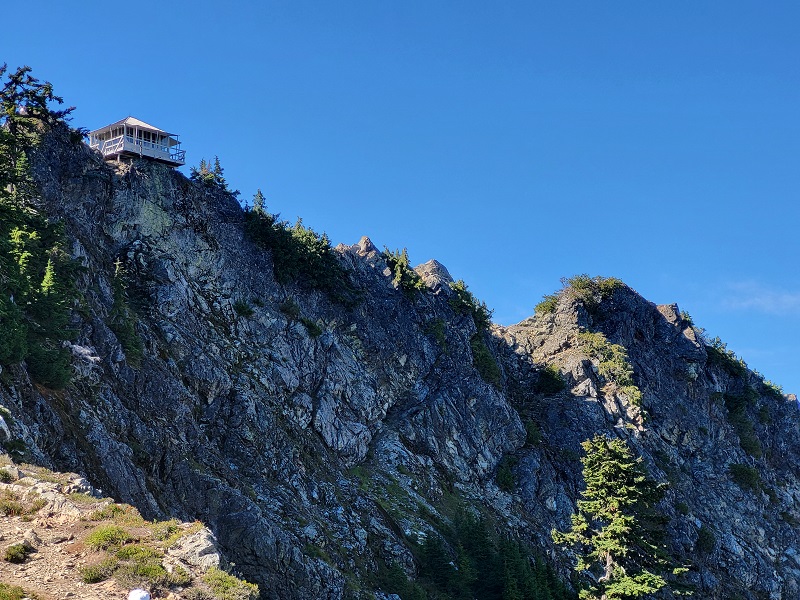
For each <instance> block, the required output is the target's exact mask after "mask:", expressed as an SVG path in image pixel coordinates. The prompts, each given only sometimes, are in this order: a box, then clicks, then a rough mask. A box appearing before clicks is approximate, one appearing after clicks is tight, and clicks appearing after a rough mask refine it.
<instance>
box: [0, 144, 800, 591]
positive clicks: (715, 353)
mask: <svg viewBox="0 0 800 600" xmlns="http://www.w3.org/2000/svg"><path fill="white" fill-rule="evenodd" d="M31 172H32V174H33V177H34V180H35V182H36V185H37V188H38V190H39V192H40V194H41V200H40V207H41V210H43V211H45V212H46V213H47V214H48V215H49V216H50V218H51V219H54V220H59V221H63V223H64V225H65V231H66V235H67V237H68V239H69V248H70V250H71V254H72V255H73V256H74V257H76V258H77V259H78V260H79V261H80V262H81V265H82V270H81V273H80V274H79V275H78V277H77V281H76V285H77V289H78V291H79V296H80V301H79V303H78V304H77V305H76V307H75V310H73V317H72V318H73V323H72V325H73V326H74V327H75V335H74V336H73V337H72V341H71V345H70V350H71V353H72V367H73V371H74V375H73V377H72V382H71V384H70V385H69V386H67V387H66V388H65V389H64V390H62V391H53V390H48V389H45V388H43V387H41V386H39V385H36V384H34V383H33V382H32V381H31V379H30V377H29V374H28V372H27V370H26V368H25V367H24V365H16V366H12V367H10V368H4V370H3V373H2V376H3V377H2V384H1V385H0V403H1V404H2V405H3V406H5V407H7V408H8V410H9V411H10V413H11V415H12V416H13V420H12V421H11V423H10V427H9V428H10V439H9V440H6V443H7V446H8V447H13V448H15V449H17V450H19V449H20V448H21V447H22V445H23V444H24V448H25V450H24V452H25V455H26V456H27V458H28V459H30V460H35V461H37V462H39V463H41V464H43V465H46V466H49V467H57V468H59V469H61V470H70V471H75V472H79V473H82V474H84V475H85V476H87V477H88V478H89V479H90V480H91V481H92V482H93V484H94V485H96V486H99V487H101V488H102V489H103V490H104V492H105V493H106V494H109V495H111V496H113V497H114V498H115V499H117V500H119V501H124V502H128V503H131V504H133V505H135V506H136V507H137V508H138V509H139V510H140V511H141V512H142V514H144V515H145V516H146V517H156V516H158V517H164V516H175V517H179V518H181V519H199V520H201V521H203V522H204V523H206V524H208V526H209V527H210V528H211V529H212V530H213V531H214V533H215V535H216V537H217V539H218V540H219V544H220V548H221V550H222V552H223V554H224V555H225V557H226V558H227V559H228V560H230V561H232V562H234V563H235V564H236V568H237V569H238V570H239V571H240V572H241V573H242V574H243V575H244V576H245V577H246V578H247V579H248V580H251V581H256V582H258V583H259V585H260V587H261V590H262V596H263V597H266V598H342V597H359V596H363V597H370V596H371V595H372V590H375V589H378V588H382V589H383V590H384V591H396V590H390V589H387V588H388V587H390V585H391V583H387V581H388V580H387V577H386V573H387V572H388V571H387V569H391V568H393V567H399V568H400V569H401V572H404V573H406V574H408V575H411V576H415V575H417V574H420V575H421V576H422V580H426V581H433V580H434V579H435V577H434V576H433V575H431V574H430V573H428V572H427V571H426V569H427V568H428V567H427V566H426V563H425V562H424V560H423V559H424V557H423V555H422V554H421V551H420V548H421V547H423V548H424V547H426V546H424V544H423V542H424V541H425V540H430V539H434V538H435V536H436V532H440V533H442V534H443V535H444V537H445V542H446V544H445V547H444V548H443V549H442V552H443V553H444V554H446V555H447V557H448V560H450V558H453V557H455V553H456V550H457V549H456V548H455V547H453V544H452V539H453V538H452V536H453V533H452V532H453V531H454V530H456V529H458V527H457V521H458V519H459V518H461V519H463V518H464V517H463V516H459V515H464V514H473V515H477V514H478V513H476V512H474V511H475V510H479V511H480V513H481V514H482V515H483V516H484V523H487V524H488V525H487V527H488V528H489V529H490V530H491V531H493V532H503V533H505V534H507V535H511V536H513V537H515V538H519V539H522V540H524V541H526V542H528V543H530V544H532V545H533V546H536V547H538V548H539V550H540V551H541V553H542V554H543V555H546V556H548V557H549V559H550V561H551V562H552V563H553V564H554V565H556V566H557V568H558V569H559V571H560V572H561V574H562V576H564V577H568V576H569V569H570V566H571V561H570V557H568V556H566V555H565V554H564V553H563V552H562V551H561V550H560V549H556V548H554V546H553V544H552V541H551V539H550V533H549V532H550V531H551V529H553V528H554V527H558V528H563V527H565V526H566V525H567V524H568V522H569V515H570V513H571V512H572V511H573V510H574V503H575V499H576V498H577V494H578V492H579V489H580V463H579V462H578V457H579V450H580V445H579V444H580V442H581V441H583V440H585V439H587V438H589V437H591V436H592V435H593V434H595V433H598V432H606V433H608V434H610V435H616V436H621V437H623V438H625V439H626V440H628V441H629V443H630V444H631V445H632V446H633V447H634V448H635V449H636V451H637V452H638V453H639V454H640V455H641V456H642V457H643V458H644V460H645V463H646V464H647V466H648V468H649V470H650V472H651V474H652V475H653V476H654V477H655V478H656V479H659V480H661V481H665V482H669V484H670V487H669V492H668V494H667V497H666V499H665V501H664V502H663V503H662V507H661V508H662V510H663V513H664V515H665V516H666V517H667V519H668V531H669V534H670V542H669V543H670V547H671V550H672V551H673V552H674V553H675V554H676V555H677V556H678V557H679V558H680V559H681V560H683V561H684V562H688V563H691V564H693V565H694V568H693V570H692V571H691V572H690V574H689V581H690V582H691V583H693V584H694V585H696V586H697V587H698V592H697V593H698V596H699V597H704V598H735V597H741V598H748V599H750V598H762V597H763V598H793V597H796V596H797V595H798V582H800V570H799V567H800V562H798V561H800V558H797V560H795V558H796V557H797V556H798V551H799V550H800V539H798V533H797V527H796V524H797V522H798V519H800V515H799V514H798V513H797V500H798V498H800V486H798V474H799V473H800V469H798V464H797V459H796V457H797V456H798V454H797V449H798V442H800V440H798V432H797V425H798V414H797V406H796V402H795V401H794V400H790V399H786V398H783V397H782V396H780V395H779V394H777V395H776V394H775V393H774V391H773V390H771V388H769V387H767V386H765V384H764V382H763V381H762V380H761V379H760V378H759V377H758V376H757V375H755V374H753V373H751V372H750V371H748V370H747V369H746V368H744V367H741V365H739V363H737V362H736V361H735V360H734V359H733V358H731V357H730V356H728V355H727V354H725V352H724V351H720V350H716V349H714V348H711V347H708V346H707V345H706V344H705V343H704V342H703V341H702V339H701V338H699V337H698V334H697V331H696V330H695V329H694V328H693V327H692V326H691V325H690V324H689V323H688V322H687V321H686V320H685V319H684V318H683V317H681V316H680V314H679V312H678V310H677V307H674V306H661V307H656V306H655V305H653V304H651V303H649V302H647V301H646V300H644V299H643V298H641V297H640V296H638V295H637V294H636V293H635V292H634V291H632V290H631V289H630V288H628V287H627V286H625V285H624V284H621V282H620V283H616V282H614V281H611V283H608V281H607V280H589V281H588V282H587V281H585V280H583V279H580V280H574V281H573V283H572V284H571V285H569V286H567V287H566V288H565V289H564V290H563V291H562V292H561V293H560V294H559V295H558V297H557V298H556V299H555V300H554V302H553V303H552V305H551V306H550V308H551V309H552V310H551V312H547V311H544V310H542V311H540V312H541V313H542V314H538V315H536V316H535V317H532V318H531V319H529V320H527V321H524V322H523V323H520V324H519V325H516V326H513V327H508V328H500V327H495V326H493V327H492V328H491V331H489V332H485V331H483V330H482V329H480V328H479V327H478V326H476V323H475V319H474V318H473V316H472V314H471V313H470V312H469V310H463V303H460V301H459V296H458V295H457V294H456V292H454V291H453V290H452V289H451V287H450V285H448V284H449V282H450V278H449V275H448V274H447V272H446V269H444V268H443V267H441V265H438V264H437V263H427V264H426V265H423V266H422V267H423V268H419V269H418V271H419V273H420V274H421V275H422V279H423V281H424V283H425V284H426V286H427V287H426V289H424V290H423V291H418V292H414V291H413V290H409V289H407V288H404V287H403V286H402V285H398V284H397V283H394V282H393V279H394V271H393V269H392V268H391V267H392V265H390V264H388V263H387V260H386V257H385V256H384V255H382V254H381V253H379V252H378V251H377V250H376V249H375V247H374V246H373V245H372V243H371V242H370V241H369V240H368V239H366V238H364V239H362V240H361V241H360V242H359V244H356V245H354V246H349V247H348V246H340V247H338V248H337V249H336V255H337V256H338V261H339V263H340V264H341V265H342V266H343V267H344V268H345V269H346V275H345V277H346V278H347V281H346V284H347V288H348V289H350V290H352V291H353V296H352V298H350V301H342V299H341V298H335V297H333V295H332V294H329V293H326V292H325V291H320V289H319V288H316V289H315V288H314V286H313V285H309V284H308V282H306V283H303V281H302V279H301V280H299V281H294V280H292V281H289V282H288V283H284V284H282V283H278V281H276V279H275V273H274V270H273V264H274V258H275V257H274V256H273V253H272V252H270V251H269V250H264V249H262V248H260V247H258V246H257V245H256V244H254V243H253V241H252V240H251V238H250V237H249V236H248V235H246V233H245V229H246V215H245V214H244V213H243V211H242V209H241V208H240V206H239V205H238V203H237V202H236V201H235V199H234V198H233V197H232V196H231V195H230V194H228V193H226V192H225V191H224V190H221V189H218V188H217V187H214V186H207V185H202V184H199V183H196V182H192V181H190V180H188V179H187V178H185V177H184V176H183V175H182V174H180V173H178V172H175V171H172V170H170V169H168V168H166V167H164V166H161V165H158V164H154V163H149V162H146V161H134V162H133V163H129V164H123V165H118V166H115V165H111V164H106V163H103V162H102V161H101V160H100V158H99V156H97V155H96V154H94V153H93V152H92V151H90V150H89V149H88V148H87V147H85V146H83V145H82V144H75V143H74V142H72V141H70V139H69V138H68V136H67V135H66V134H65V132H62V131H60V130H59V129H56V130H55V131H53V132H52V133H50V134H48V135H47V136H46V137H45V140H44V142H43V144H42V145H41V146H40V147H39V148H38V149H37V150H36V152H34V153H33V155H32V156H31ZM599 334H603V335H602V336H600V335H599ZM613 345H619V346H620V347H622V348H623V350H624V351H626V352H627V356H625V355H624V353H623V354H621V351H620V350H619V349H615V348H612V346H613ZM495 361H496V365H497V366H496V367H494V369H495V370H492V369H490V368H489V366H491V364H494V363H495ZM487 365H489V366H487ZM737 365H738V366H737ZM548 366H549V369H548V368H546V367H548ZM487 369H488V370H487ZM626 369H627V371H626ZM487 379H488V380H489V382H487ZM559 379H562V380H563V381H565V386H564V387H563V389H560V388H562V385H560V384H559ZM637 392H638V393H640V394H641V400H640V401H639V404H640V405H636V401H637V399H638V393H637ZM11 441H13V443H10V444H9V442H11ZM746 450H748V451H746ZM736 465H739V466H736ZM737 481H738V483H737ZM493 535H494V534H493ZM421 544H422V546H421ZM445 562H446V561H445ZM376 573H377V574H378V576H376ZM426 578H428V579H426ZM487 597H488V596H487Z"/></svg>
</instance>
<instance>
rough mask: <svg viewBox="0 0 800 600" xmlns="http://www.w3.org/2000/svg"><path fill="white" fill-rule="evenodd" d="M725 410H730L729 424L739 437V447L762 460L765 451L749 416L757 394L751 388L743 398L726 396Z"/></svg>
mask: <svg viewBox="0 0 800 600" xmlns="http://www.w3.org/2000/svg"><path fill="white" fill-rule="evenodd" d="M722 398H723V400H724V401H725V408H727V409H728V422H729V423H730V424H731V426H732V427H733V429H734V430H735V431H736V435H738V436H739V445H740V446H741V447H742V450H744V451H745V452H747V453H748V454H749V455H750V456H754V457H755V458H761V456H762V455H763V451H762V449H761V442H760V440H759V439H758V437H757V436H756V432H755V427H754V425H753V421H751V420H750V417H748V416H747V407H748V406H751V405H752V404H753V403H754V402H755V398H756V396H755V393H754V391H753V390H752V389H751V388H749V389H748V393H746V394H743V395H741V396H737V395H734V394H724V395H723V397H722Z"/></svg>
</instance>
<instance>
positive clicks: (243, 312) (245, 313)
mask: <svg viewBox="0 0 800 600" xmlns="http://www.w3.org/2000/svg"><path fill="white" fill-rule="evenodd" d="M233 310H234V312H236V314H237V315H239V316H240V317H245V318H247V317H252V316H253V314H254V311H253V307H252V306H250V305H249V304H248V303H247V302H246V301H245V300H236V301H235V302H234V303H233Z"/></svg>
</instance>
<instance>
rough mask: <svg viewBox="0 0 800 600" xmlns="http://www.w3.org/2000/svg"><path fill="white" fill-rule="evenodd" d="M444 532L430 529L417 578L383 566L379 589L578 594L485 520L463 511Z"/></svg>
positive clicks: (406, 594) (484, 595)
mask: <svg viewBox="0 0 800 600" xmlns="http://www.w3.org/2000/svg"><path fill="white" fill-rule="evenodd" d="M443 533H444V537H440V536H438V535H436V534H430V535H428V536H427V537H426V539H425V541H424V543H423V544H422V545H421V546H420V547H419V548H418V549H417V551H416V552H415V554H416V555H417V558H418V561H419V565H420V568H419V578H418V580H417V581H416V582H409V581H408V579H407V578H406V576H405V573H404V572H403V571H402V569H400V568H399V567H397V566H393V567H390V568H389V569H382V570H381V571H382V572H381V573H380V574H379V586H378V587H379V588H380V589H381V590H383V591H384V592H387V593H395V594H398V595H400V597H401V598H403V600H406V599H407V598H413V599H417V598H418V599H423V600H424V599H426V598H429V599H431V600H433V599H437V600H449V599H452V600H472V599H473V598H481V599H482V600H508V599H511V598H515V599H519V600H544V599H547V600H572V599H573V598H574V597H575V596H574V594H572V593H571V592H570V591H569V590H567V589H566V587H565V586H564V585H563V584H562V583H561V582H560V581H559V580H558V578H557V577H556V576H555V573H554V572H553V570H552V569H551V568H549V567H548V566H547V565H545V563H544V562H543V561H542V560H541V559H539V558H538V557H534V556H532V555H531V551H530V549H529V548H527V547H526V546H524V545H523V544H521V543H520V542H518V541H516V540H512V539H508V538H497V537H496V536H494V535H493V532H492V531H491V530H490V529H489V526H488V524H487V522H486V521H485V520H484V519H479V518H476V517H475V516H473V515H471V514H469V513H466V512H459V513H457V514H456V516H455V518H454V519H453V523H452V526H450V527H448V528H446V529H445V531H444V532H443Z"/></svg>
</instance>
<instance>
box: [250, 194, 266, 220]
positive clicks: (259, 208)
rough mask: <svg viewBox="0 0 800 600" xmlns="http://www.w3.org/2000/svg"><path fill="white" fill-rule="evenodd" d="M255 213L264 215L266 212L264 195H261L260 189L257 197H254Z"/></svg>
mask: <svg viewBox="0 0 800 600" xmlns="http://www.w3.org/2000/svg"><path fill="white" fill-rule="evenodd" d="M253 211H254V212H256V213H258V214H259V215H263V214H264V211H265V202H264V194H262V193H261V189H260V188H259V189H258V190H257V191H256V194H255V196H253Z"/></svg>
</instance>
